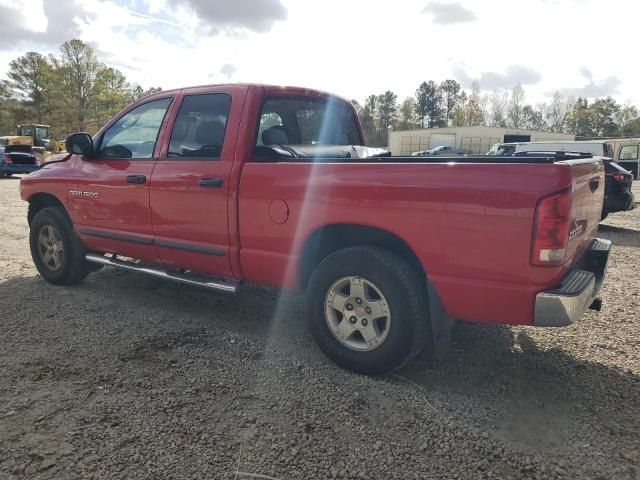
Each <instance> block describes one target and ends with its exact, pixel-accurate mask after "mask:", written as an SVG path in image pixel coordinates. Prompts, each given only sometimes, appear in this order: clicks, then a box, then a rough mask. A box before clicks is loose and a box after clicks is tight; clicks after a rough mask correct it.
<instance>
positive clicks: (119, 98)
mask: <svg viewBox="0 0 640 480" xmlns="http://www.w3.org/2000/svg"><path fill="white" fill-rule="evenodd" d="M6 76H7V79H6V80H1V81H0V135H6V134H11V133H14V132H15V126H16V125H18V124H29V123H40V124H48V125H51V129H52V136H53V138H54V139H57V140H62V139H64V138H65V137H66V136H67V135H68V134H69V133H72V132H79V131H86V132H89V133H95V132H96V131H97V130H98V129H99V128H100V127H102V125H104V124H105V123H106V122H107V121H108V120H109V119H110V118H111V117H113V115H114V114H116V113H117V112H119V111H120V110H121V109H122V108H124V107H125V106H126V105H127V104H129V103H131V102H132V101H134V100H137V99H138V98H140V97H142V96H144V95H147V94H149V93H154V92H158V91H160V88H149V89H144V88H142V87H141V86H140V85H137V84H134V83H130V82H129V81H127V78H126V77H125V75H124V74H123V73H122V72H121V71H119V70H117V69H115V68H112V67H108V66H106V65H105V64H104V63H103V62H101V61H100V60H99V59H98V56H97V55H96V52H95V51H94V49H93V48H91V47H90V46H89V45H87V44H86V43H84V42H82V41H81V40H78V39H74V40H69V41H67V42H65V43H63V44H62V45H61V46H60V53H59V54H58V55H53V54H51V55H48V56H45V55H42V54H40V53H37V52H28V53H26V54H25V55H22V56H20V57H18V58H16V59H14V60H12V61H11V62H10V63H9V70H8V72H7V74H6Z"/></svg>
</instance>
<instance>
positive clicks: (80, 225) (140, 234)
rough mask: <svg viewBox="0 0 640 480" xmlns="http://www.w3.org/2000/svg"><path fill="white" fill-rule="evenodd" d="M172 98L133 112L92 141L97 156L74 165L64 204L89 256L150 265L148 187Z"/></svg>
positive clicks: (145, 104) (154, 101) (150, 239)
mask: <svg viewBox="0 0 640 480" xmlns="http://www.w3.org/2000/svg"><path fill="white" fill-rule="evenodd" d="M172 100H173V98H171V97H166V98H156V99H153V100H150V101H148V102H145V103H142V104H140V105H137V106H135V107H133V108H132V109H131V110H129V111H128V112H126V113H125V114H124V115H122V116H121V117H120V118H119V119H118V120H117V121H116V122H114V123H113V124H112V125H111V126H110V127H109V128H107V129H106V130H105V131H104V132H103V133H102V134H100V135H99V136H98V137H97V138H96V139H95V145H96V150H97V152H98V153H97V156H96V157H95V158H84V157H80V158H78V159H77V162H78V163H77V165H76V166H77V170H76V172H77V175H76V176H75V178H73V179H71V181H70V191H69V203H70V205H71V209H72V210H73V212H72V216H73V218H74V223H75V224H76V229H77V230H78V233H79V234H80V236H81V237H82V240H83V242H84V243H85V245H86V246H87V248H89V249H90V250H96V251H105V252H112V253H117V254H119V255H123V256H128V257H132V258H137V259H142V260H149V261H151V260H156V259H157V255H156V254H155V249H154V247H153V231H152V228H151V214H150V210H149V181H150V180H151V173H152V171H153V167H154V164H155V162H156V159H155V153H154V152H156V153H157V151H156V148H157V139H158V136H159V132H160V130H161V127H162V124H163V121H164V118H165V116H166V113H167V111H168V109H169V106H170V104H171V102H172Z"/></svg>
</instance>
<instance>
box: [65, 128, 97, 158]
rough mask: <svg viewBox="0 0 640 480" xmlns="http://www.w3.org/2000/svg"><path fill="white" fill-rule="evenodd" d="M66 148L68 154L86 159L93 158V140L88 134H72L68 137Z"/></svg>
mask: <svg viewBox="0 0 640 480" xmlns="http://www.w3.org/2000/svg"><path fill="white" fill-rule="evenodd" d="M65 147H66V149H67V152H68V153H77V154H79V155H84V156H85V157H91V156H93V140H91V135H89V134H88V133H84V132H81V133H72V134H71V135H69V136H68V137H67V141H66V142H65Z"/></svg>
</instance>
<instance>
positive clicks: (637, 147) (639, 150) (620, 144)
mask: <svg viewBox="0 0 640 480" xmlns="http://www.w3.org/2000/svg"><path fill="white" fill-rule="evenodd" d="M610 145H611V147H612V148H611V150H612V152H613V153H612V155H613V160H614V161H615V162H616V163H617V164H618V165H620V166H621V167H622V168H624V169H625V170H628V171H629V172H631V174H632V175H633V178H635V179H636V180H638V179H640V140H637V139H625V140H611V141H610Z"/></svg>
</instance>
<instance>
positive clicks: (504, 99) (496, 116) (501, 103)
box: [486, 89, 509, 127]
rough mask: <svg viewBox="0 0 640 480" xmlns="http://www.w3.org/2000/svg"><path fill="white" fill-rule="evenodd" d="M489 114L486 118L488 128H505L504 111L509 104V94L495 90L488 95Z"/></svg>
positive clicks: (501, 90)
mask: <svg viewBox="0 0 640 480" xmlns="http://www.w3.org/2000/svg"><path fill="white" fill-rule="evenodd" d="M487 102H488V104H489V114H488V115H487V116H486V122H487V125H489V126H490V127H506V126H507V118H506V111H507V105H508V103H509V92H508V91H507V90H504V89H495V90H494V91H493V92H491V94H490V95H489V97H488V99H487Z"/></svg>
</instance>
